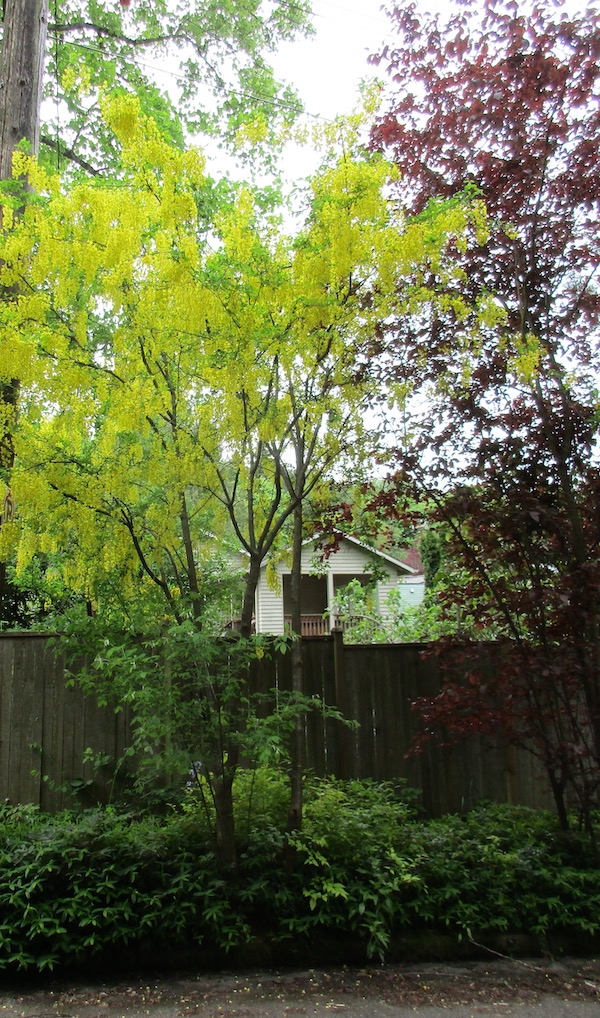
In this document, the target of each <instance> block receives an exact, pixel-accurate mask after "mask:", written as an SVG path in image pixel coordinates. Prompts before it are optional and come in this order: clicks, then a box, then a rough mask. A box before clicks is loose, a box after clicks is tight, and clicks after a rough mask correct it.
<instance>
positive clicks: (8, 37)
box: [0, 0, 48, 620]
mask: <svg viewBox="0 0 600 1018" xmlns="http://www.w3.org/2000/svg"><path fill="white" fill-rule="evenodd" d="M3 22H4V26H3V35H2V49H1V51H0V180H8V179H9V178H10V177H11V175H12V156H13V152H14V150H15V149H16V148H17V146H18V145H19V144H20V143H21V142H23V141H24V142H26V143H27V146H28V150H29V152H31V153H32V154H33V155H37V151H38V144H39V137H40V107H41V103H42V82H43V75H44V59H45V55H46V33H47V28H48V0H3ZM11 296H12V294H7V293H4V294H0V299H4V300H9V299H11ZM18 398H19V379H18V378H7V377H6V376H5V375H4V374H3V371H2V357H0V412H1V417H0V419H1V420H2V422H3V426H2V428H1V429H0V480H4V481H5V482H6V489H5V492H4V494H3V495H2V494H0V498H1V499H2V501H1V502H0V526H1V525H2V523H6V522H8V521H9V520H10V519H11V518H12V514H13V511H14V504H13V500H12V496H11V492H10V474H11V471H12V467H13V464H14V444H13V428H14V423H15V419H16V414H17V402H18ZM0 492H1V488H0ZM5 597H6V566H5V563H3V562H0V620H1V619H2V616H3V614H4V612H3V610H2V609H3V607H4V601H5Z"/></svg>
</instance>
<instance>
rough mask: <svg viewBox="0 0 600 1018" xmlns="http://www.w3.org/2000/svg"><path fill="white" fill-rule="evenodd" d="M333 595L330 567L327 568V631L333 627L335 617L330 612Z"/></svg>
mask: <svg viewBox="0 0 600 1018" xmlns="http://www.w3.org/2000/svg"><path fill="white" fill-rule="evenodd" d="M334 597H335V594H334V587H333V573H332V571H331V569H328V570H327V611H328V616H327V619H328V626H329V632H331V630H332V629H334V628H335V619H334V617H333V615H332V613H331V612H332V607H333V600H334Z"/></svg>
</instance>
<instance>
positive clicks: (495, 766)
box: [0, 633, 552, 816]
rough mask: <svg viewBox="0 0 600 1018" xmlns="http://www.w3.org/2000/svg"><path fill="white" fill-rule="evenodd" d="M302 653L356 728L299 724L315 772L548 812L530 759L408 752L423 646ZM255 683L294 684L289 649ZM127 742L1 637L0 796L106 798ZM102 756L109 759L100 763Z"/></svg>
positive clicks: (309, 671)
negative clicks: (388, 781) (396, 783)
mask: <svg viewBox="0 0 600 1018" xmlns="http://www.w3.org/2000/svg"><path fill="white" fill-rule="evenodd" d="M303 649H304V662H305V663H304V673H305V689H304V691H305V693H306V694H308V695H310V696H313V695H314V696H317V697H319V698H321V699H322V700H323V701H324V702H325V703H326V704H328V705H330V706H335V707H337V708H338V709H339V710H340V711H341V712H342V713H343V714H344V715H345V716H346V717H347V718H350V719H353V720H356V721H358V723H359V724H358V727H356V728H352V729H350V728H347V727H346V726H343V725H340V724H339V723H338V722H335V721H332V720H328V719H325V718H323V717H322V715H321V714H319V713H318V712H316V711H315V712H314V713H313V714H311V715H310V716H309V717H308V718H307V719H306V724H305V740H306V742H305V744H306V762H307V767H308V768H309V769H310V770H311V771H313V772H314V773H315V774H318V775H336V776H337V777H340V778H351V777H356V778H373V779H375V780H384V779H393V778H404V779H405V780H406V781H407V783H408V784H409V785H410V786H411V787H413V788H416V789H420V790H421V793H422V804H423V807H424V809H425V810H426V812H427V813H428V814H429V815H432V816H438V815H440V814H442V813H446V812H454V811H461V810H466V809H470V808H471V807H472V806H474V805H476V803H477V802H478V801H479V800H480V799H492V800H494V801H497V802H513V803H518V804H521V805H527V806H544V807H551V805H552V802H551V799H550V797H549V795H548V793H547V790H546V783H545V780H544V775H543V773H542V772H541V770H540V768H539V766H538V765H537V764H536V762H535V760H534V759H533V757H532V756H530V754H528V753H525V752H521V751H516V750H514V749H513V748H511V747H506V746H504V745H502V744H500V743H499V742H494V741H492V740H491V739H489V738H486V737H483V736H477V735H474V736H473V737H472V738H470V739H469V740H468V741H467V742H464V743H462V744H460V745H457V746H452V747H442V746H436V745H435V744H433V743H429V744H428V745H426V746H425V748H424V749H423V751H422V752H421V753H419V754H417V755H410V756H409V757H406V752H407V749H408V747H409V745H410V742H411V739H412V736H413V734H414V732H415V729H416V724H417V721H416V718H415V715H414V712H413V711H411V709H410V705H411V702H412V701H414V700H415V699H416V698H417V697H419V696H432V695H435V694H436V692H438V691H439V689H440V677H439V671H438V666H437V662H436V660H435V658H434V657H433V656H430V657H429V656H424V655H423V650H424V649H425V648H424V647H423V646H420V645H416V644H397V645H396V644H394V645H382V644H377V645H349V646H346V645H344V643H343V639H342V636H341V633H335V634H334V635H333V636H324V637H316V638H312V639H305V640H304V641H303ZM252 683H253V685H255V687H256V689H257V690H264V691H268V690H270V689H274V688H278V689H281V690H286V689H290V688H291V671H290V657H289V655H280V654H276V655H274V656H273V657H272V658H266V657H265V658H263V659H261V660H260V661H257V662H256V668H255V670H254V674H253V676H252ZM129 743H130V723H129V718H128V714H127V712H126V711H120V712H118V713H115V711H114V709H111V708H108V707H98V706H97V704H96V703H95V701H94V699H93V698H92V697H86V696H84V694H83V692H82V690H81V689H79V688H77V687H69V686H66V685H65V679H64V666H63V661H62V660H61V658H60V657H57V656H56V654H55V651H54V649H53V648H52V647H51V646H49V643H48V639H47V638H46V637H45V636H43V635H40V634H33V633H17V634H15V633H6V634H0V800H2V799H8V800H10V801H11V802H31V803H37V804H39V805H40V806H41V807H42V809H44V810H48V811H55V810H59V809H61V808H63V807H66V806H71V805H73V801H74V800H73V796H74V794H76V795H77V796H78V797H79V799H80V800H81V797H82V796H83V802H84V803H86V800H87V802H88V803H91V802H93V801H106V800H107V798H108V797H109V795H110V791H111V787H112V782H113V777H114V768H115V764H116V762H117V761H119V760H120V759H121V758H122V755H123V752H124V750H125V749H126V748H127V746H128V745H129ZM86 756H87V757H88V759H87V760H84V757H86ZM98 760H105V761H106V762H105V763H104V764H103V765H102V766H100V768H98V766H97V762H98ZM185 777H186V776H185V775H182V781H184V780H185Z"/></svg>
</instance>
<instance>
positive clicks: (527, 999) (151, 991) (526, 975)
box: [0, 958, 600, 1018]
mask: <svg viewBox="0 0 600 1018" xmlns="http://www.w3.org/2000/svg"><path fill="white" fill-rule="evenodd" d="M549 998H556V999H558V1000H560V1001H583V1002H589V1004H593V1003H594V1002H595V1003H597V1005H598V1013H599V1014H600V958H594V959H585V960H582V959H562V960H561V961H560V962H550V961H549V962H544V961H537V960H536V961H510V960H507V959H506V960H496V961H491V962H490V963H485V962H465V963H460V964H452V965H448V964H435V963H428V964H422V965H406V966H403V965H388V966H368V967H364V968H345V967H340V968H336V969H327V970H319V969H309V970H306V971H301V972H298V971H293V972H289V971H275V972H274V971H270V972H253V973H231V974H227V973H221V974H215V975H211V974H204V973H203V974H201V975H195V974H191V973H189V972H186V973H181V974H178V975H173V976H170V977H165V978H159V979H156V980H154V979H152V980H149V979H148V978H147V977H146V978H145V979H142V980H131V981H124V980H121V981H115V982H109V981H104V982H102V983H100V982H97V983H94V984H93V985H91V984H89V983H86V982H83V981H81V980H80V981H78V982H72V983H70V984H66V983H64V982H61V981H60V980H52V981H48V982H46V983H44V984H41V985H38V986H36V987H29V988H26V987H25V986H24V985H21V986H20V987H13V988H12V989H11V991H10V992H2V991H1V990H0V1010H1V1011H3V1012H4V1015H5V1016H6V1018H9V1016H11V1015H15V1016H19V1018H117V1016H119V1018H120V1016H129V1018H134V1016H136V1018H137V1016H140V1018H143V1016H146V1015H149V1016H151V1018H164V1016H166V1015H169V1016H173V1018H187V1016H197V1018H234V1016H235V1018H250V1016H253V1018H255V1016H262V1015H285V1016H292V1015H307V1014H314V1013H315V1012H317V1011H318V1012H319V1013H320V1012H321V1011H322V1010H326V1011H328V1012H332V1013H335V1012H336V1011H337V1012H340V1013H342V1012H343V1013H344V1014H346V1015H350V1014H355V1015H362V1014H363V1013H364V1014H372V1015H375V1014H382V1013H388V1012H387V1011H386V1007H388V1008H392V1009H393V1008H406V1009H410V1010H418V1009H420V1008H422V1007H427V1008H441V1009H446V1008H453V1007H454V1008H456V1007H458V1008H460V1007H465V1006H468V1007H474V1006H477V1005H481V1007H484V1006H485V1007H489V1006H490V1005H497V1006H498V1008H499V1009H502V1008H507V1007H508V1008H510V1007H512V1006H514V1005H518V1004H521V1005H531V1004H540V1005H541V1004H543V1003H544V1002H545V1001H546V1000H547V999H549ZM503 1013H504V1014H506V1013H507V1011H506V1010H504V1011H503ZM508 1013H512V1011H509V1012H508ZM586 1014H587V1011H586Z"/></svg>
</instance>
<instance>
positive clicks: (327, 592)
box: [255, 535, 425, 636]
mask: <svg viewBox="0 0 600 1018" xmlns="http://www.w3.org/2000/svg"><path fill="white" fill-rule="evenodd" d="M373 574H374V575H375V577H376V584H375V589H374V593H373V597H374V600H375V602H376V603H377V604H378V605H379V607H380V608H381V607H382V606H383V605H384V603H385V599H386V597H387V595H388V594H389V592H390V591H391V590H392V589H393V588H394V587H397V586H398V585H401V588H402V595H403V597H406V604H407V607H408V606H410V605H414V604H419V603H420V602H421V601H422V600H423V593H424V590H425V583H424V577H423V574H422V572H420V571H419V569H418V568H417V567H416V566H415V565H409V564H408V563H406V562H402V561H401V560H400V559H398V558H394V557H393V556H392V555H388V554H386V553H385V552H382V551H377V550H376V549H374V548H371V547H369V546H368V545H366V544H364V543H363V542H362V541H359V540H357V539H356V538H354V537H349V536H347V535H342V536H340V538H339V540H338V542H337V545H336V548H335V550H334V551H332V552H331V553H330V554H329V557H328V558H326V559H323V558H322V557H321V556H320V555H319V553H318V551H315V545H314V541H312V540H311V541H307V542H305V544H304V547H303V549H302V585H301V595H300V596H301V612H302V635H303V636H323V635H326V634H327V633H329V632H330V630H331V629H332V628H333V627H334V626H335V625H336V621H337V620H336V618H335V614H334V612H333V611H332V607H333V605H334V599H335V597H336V594H338V593H339V592H340V590H341V589H342V588H343V587H345V586H346V584H347V583H349V582H350V580H353V579H358V580H359V581H360V582H361V583H368V582H369V580H370V579H371V576H372V575H373ZM290 579H291V574H290V564H289V562H283V561H281V562H276V563H272V564H271V565H269V564H268V563H265V564H263V567H262V569H261V573H260V579H259V582H258V587H257V590H256V602H255V603H256V611H255V618H256V631H257V632H259V633H273V634H280V633H284V632H285V631H286V629H287V628H289V625H290V622H291V612H290Z"/></svg>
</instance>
